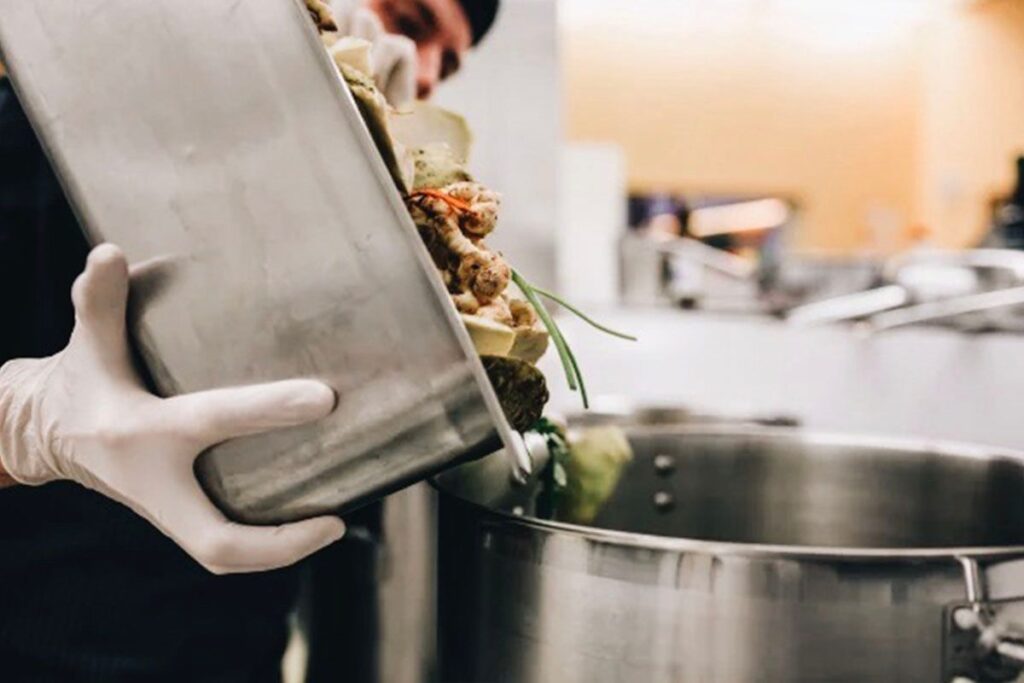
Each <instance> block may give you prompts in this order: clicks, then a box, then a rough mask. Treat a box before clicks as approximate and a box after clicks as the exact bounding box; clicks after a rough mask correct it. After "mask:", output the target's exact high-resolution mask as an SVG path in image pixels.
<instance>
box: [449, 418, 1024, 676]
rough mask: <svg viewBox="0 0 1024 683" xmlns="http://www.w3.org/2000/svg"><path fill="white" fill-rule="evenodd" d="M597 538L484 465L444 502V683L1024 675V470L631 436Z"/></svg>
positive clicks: (979, 453)
mask: <svg viewBox="0 0 1024 683" xmlns="http://www.w3.org/2000/svg"><path fill="white" fill-rule="evenodd" d="M629 436H630V440H631V442H632V445H633V448H634V450H635V453H636V456H635V458H634V459H633V461H632V463H631V464H630V465H629V466H628V467H627V468H626V470H625V472H624V473H623V475H622V480H621V482H620V483H619V485H618V488H617V490H616V492H615V493H614V494H613V496H612V498H611V500H609V501H608V503H607V504H606V506H605V507H604V508H603V509H602V510H601V512H600V513H599V514H598V517H597V518H596V520H595V522H594V523H593V525H592V526H589V527H581V526H575V525H571V524H566V523H563V522H560V521H558V520H550V519H539V518H537V517H535V516H533V515H534V507H533V506H534V497H535V493H536V491H535V490H534V489H531V488H524V487H520V486H516V485H515V484H513V483H512V481H511V479H510V478H509V477H508V473H507V470H506V471H504V472H503V471H502V469H501V467H499V465H501V464H502V463H501V461H500V460H497V462H494V461H492V460H490V459H484V460H482V461H479V462H476V463H470V464H467V465H464V466H462V467H460V468H457V469H455V470H451V471H449V472H446V473H444V474H442V475H441V476H439V477H438V478H437V479H436V485H437V487H438V488H439V490H440V491H441V510H440V520H441V521H440V560H439V578H440V586H439V591H440V592H439V610H440V614H439V639H440V642H439V648H440V657H441V661H440V675H441V679H442V680H458V681H488V682H494V683H497V682H508V683H511V682H526V681H552V680H557V681H563V682H567V683H572V682H573V681H580V682H583V681H586V682H587V683H590V682H606V681H609V682H610V681H614V682H627V681H628V682H633V681H640V680H644V681H661V680H665V681H667V680H672V681H701V682H702V681H712V680H713V681H717V682H718V683H748V682H749V681H764V682H768V683H770V682H772V681H780V682H783V681H785V682H787V683H789V682H799V681H873V682H879V683H884V682H886V681H893V682H897V681H899V682H902V681H933V680H935V681H938V680H942V681H951V680H953V679H954V678H956V677H958V676H961V677H967V678H969V679H970V680H974V681H997V680H998V681H1008V680H1013V679H1014V678H1015V677H1016V676H1017V675H1018V674H1019V673H1020V670H1021V665H1022V658H1021V657H1020V646H1019V644H1020V642H1022V641H1021V635H1022V633H1024V631H1021V630H1020V629H1021V625H1022V624H1024V454H1022V453H1019V452H1009V451H998V450H995V449H990V448H983V447H972V446H964V445H949V444H937V443H925V442H910V441H889V440H880V439H869V438H855V437H831V436H821V435H811V434H803V433H799V432H794V431H791V430H770V429H760V428H737V427H727V428H723V429H716V428H713V427H693V428H688V427H635V428H631V429H629Z"/></svg>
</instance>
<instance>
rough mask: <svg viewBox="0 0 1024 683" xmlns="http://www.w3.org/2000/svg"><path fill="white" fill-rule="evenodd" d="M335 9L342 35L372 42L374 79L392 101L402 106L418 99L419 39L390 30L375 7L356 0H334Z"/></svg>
mask: <svg viewBox="0 0 1024 683" xmlns="http://www.w3.org/2000/svg"><path fill="white" fill-rule="evenodd" d="M331 11H332V12H333V13H334V19H335V23H336V24H337V26H338V33H339V34H340V35H343V36H351V37H353V38H362V39H363V40H365V41H367V42H368V43H370V44H371V45H372V47H371V48H370V66H371V67H372V69H373V80H374V82H375V83H376V84H377V88H378V89H379V90H380V91H381V92H382V93H384V97H386V98H387V100H388V103H389V104H390V105H391V106H392V107H395V108H401V107H403V106H405V105H406V104H409V103H410V102H412V101H413V100H414V99H416V65H417V62H416V43H415V42H413V41H412V40H411V39H409V38H407V37H405V36H403V35H398V34H395V33H388V32H387V31H386V30H385V29H384V24H383V23H381V20H380V17H378V16H377V14H376V13H375V12H374V11H373V10H371V9H369V8H367V7H363V6H361V4H360V3H358V2H353V0H333V1H332V2H331Z"/></svg>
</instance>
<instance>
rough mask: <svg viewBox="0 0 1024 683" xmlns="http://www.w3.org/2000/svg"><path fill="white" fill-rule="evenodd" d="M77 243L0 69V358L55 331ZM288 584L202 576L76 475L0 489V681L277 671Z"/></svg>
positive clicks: (232, 677)
mask: <svg viewBox="0 0 1024 683" xmlns="http://www.w3.org/2000/svg"><path fill="white" fill-rule="evenodd" d="M141 227H143V226H140V228H141ZM86 253H87V245H86V243H85V241H84V239H83V238H82V234H81V232H80V230H79V227H78V225H77V223H76V221H75V219H74V217H73V215H72V214H71V211H70V209H69V208H68V205H67V202H66V201H65V199H64V196H63V193H62V191H61V189H60V187H59V185H58V184H57V181H56V179H55V178H54V176H53V173H52V172H51V170H50V167H49V164H48V163H47V161H46V159H45V157H44V155H43V153H42V151H41V149H40V147H39V145H38V143H37V142H36V139H35V137H34V135H33V133H32V131H31V129H30V128H29V125H28V122H27V121H26V119H25V116H24V114H23V113H22V111H21V108H20V107H19V106H18V103H17V101H16V100H15V98H14V95H13V93H12V91H11V89H10V86H9V84H8V83H7V81H6V79H3V78H2V77H0V363H2V362H4V361H6V360H8V359H10V358H18V357H39V356H46V355H50V354H52V353H54V352H56V351H58V350H60V349H61V348H62V347H63V346H64V345H65V344H66V343H67V340H68V337H69V334H70V332H71V327H72V323H73V311H72V308H71V304H70V290H71V284H72V282H73V280H74V278H75V277H76V276H77V274H78V273H79V272H81V270H82V267H83V264H84V260H85V255H86ZM296 590H297V573H296V570H295V569H294V568H293V569H290V570H284V571H278V572H271V573H265V574H252V575H241V576H226V577H217V576H213V575H212V574H209V573H208V572H206V571H205V570H204V569H202V568H201V567H200V566H199V565H197V564H196V563H195V562H193V561H192V560H191V559H190V558H189V557H188V556H187V555H186V554H185V553H184V552H183V551H181V550H180V549H179V548H178V547H177V546H176V545H175V544H174V543H172V542H171V541H170V540H169V539H167V538H166V537H165V536H163V535H162V534H161V533H160V532H158V531H156V530H155V529H154V528H153V527H151V526H150V525H149V524H148V523H147V522H145V521H144V520H142V519H141V518H139V517H138V516H136V515H135V514H134V513H132V512H131V511H130V510H128V509H127V508H125V507H123V506H121V505H119V504H118V503H115V502H112V501H110V500H108V499H107V498H104V497H103V496H101V495H99V494H96V493H93V492H91V491H88V490H86V489H84V488H82V487H80V486H78V485H76V484H71V483H66V482H61V483H53V484H48V485H45V486H41V487H13V488H8V489H3V490H0V681H3V682H4V683H13V682H15V681H31V682H32V683H40V682H42V683H45V682H48V681H54V682H58V681H59V682H60V683H77V682H79V681H82V682H86V681H88V682H90V683H91V682H94V681H95V682H96V683H100V682H102V683H119V682H121V681H131V682H135V681H176V682H178V681H180V682H186V681H187V682H194V681H196V682H204V681H210V682H214V681H216V682H218V683H220V682H223V683H234V682H239V683H241V682H243V681H244V682H247V683H250V682H260V683H262V682H265V681H266V682H269V681H277V680H279V671H280V660H281V655H282V652H283V649H284V644H285V639H286V617H287V614H288V611H289V610H290V608H291V606H292V604H293V602H294V598H295V595H296Z"/></svg>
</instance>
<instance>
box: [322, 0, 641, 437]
mask: <svg viewBox="0 0 1024 683" xmlns="http://www.w3.org/2000/svg"><path fill="white" fill-rule="evenodd" d="M306 6H307V8H308V9H309V12H310V16H311V17H312V19H313V21H314V23H315V24H316V26H317V29H318V30H319V32H320V37H321V40H322V42H323V44H324V46H325V47H326V48H327V51H328V53H329V54H330V55H331V57H332V58H333V60H334V63H335V64H336V65H337V66H338V69H339V71H340V72H341V75H342V77H343V78H344V79H345V82H346V83H347V84H348V86H349V89H350V90H351V92H352V94H353V96H354V98H355V100H356V104H357V105H358V107H359V110H360V113H361V114H362V116H363V119H364V121H365V122H366V124H367V127H368V128H369V130H370V133H371V135H372V136H373V139H374V142H375V143H376V145H377V147H378V149H379V150H380V153H381V156H382V157H383V159H384V162H385V164H386V165H387V166H388V170H389V171H390V172H391V175H392V177H393V178H394V180H395V183H396V185H398V187H399V189H400V190H401V191H402V193H403V197H404V199H405V203H406V206H407V208H408V209H409V213H410V215H411V216H412V219H413V222H414V223H415V224H416V227H417V229H418V231H419V234H420V236H421V238H422V239H423V242H424V244H425V245H426V247H427V251H428V252H429V254H430V256H431V259H432V260H433V263H434V266H435V267H436V268H437V272H438V274H439V276H440V278H441V280H442V281H443V282H444V284H445V287H446V288H447V290H448V293H449V295H450V296H451V299H452V302H453V303H454V305H455V307H456V308H457V310H458V311H459V313H460V314H461V317H462V320H463V322H464V323H465V325H466V328H467V330H468V332H469V335H470V338H471V339H472V340H473V343H474V345H475V347H476V350H477V352H478V353H479V354H480V356H481V357H482V359H483V361H484V367H485V369H486V370H487V372H488V376H489V377H490V379H491V383H492V384H493V385H494V387H495V390H496V393H497V394H498V397H499V399H500V401H501V404H502V408H503V409H504V412H505V414H506V416H507V417H508V418H509V422H510V423H511V424H512V427H513V428H515V429H517V430H519V431H526V430H528V429H530V428H531V427H533V426H534V425H535V424H537V423H538V420H540V418H541V416H542V414H543V409H544V405H545V404H546V403H547V401H548V398H549V394H548V390H547V385H546V381H545V378H544V375H543V374H542V373H541V372H540V371H539V370H538V369H537V368H536V367H535V365H536V363H537V361H538V360H540V358H541V357H542V356H543V355H544V353H545V352H546V351H547V348H548V345H549V340H550V342H551V343H553V344H554V346H555V347H556V349H557V350H558V354H559V358H560V359H561V361H562V365H563V367H564V369H565V372H566V377H567V380H568V383H569V386H570V388H572V389H573V390H576V389H579V390H580V392H581V395H582V396H583V402H584V405H585V406H586V404H587V396H586V389H585V387H584V385H583V379H582V376H581V374H580V371H579V365H578V363H577V361H576V358H575V356H574V355H573V354H572V351H571V350H570V349H569V347H568V344H566V342H565V339H564V337H563V336H562V334H561V331H560V330H559V329H558V326H557V324H556V323H555V321H554V320H553V319H552V318H551V316H550V315H549V314H548V313H547V311H546V310H545V309H544V306H543V304H542V303H541V301H540V298H541V297H545V298H549V299H551V300H553V301H555V302H557V303H559V304H561V305H563V306H565V307H567V308H568V309H569V310H571V311H573V312H575V313H577V314H579V315H581V317H583V319H584V320H586V321H587V322H589V323H591V324H593V325H595V326H596V327H598V328H599V329H601V330H603V331H605V332H609V333H611V334H615V335H617V336H621V337H625V338H629V339H632V337H629V336H628V335H623V334H621V333H618V332H614V331H612V330H608V329H607V328H604V327H602V326H600V325H597V324H596V323H594V321H592V320H590V319H589V318H587V317H586V316H583V315H582V314H581V313H579V311H577V310H576V309H574V308H572V307H571V306H569V305H568V304H566V303H565V302H563V301H562V300H561V299H559V298H558V297H557V296H556V295H554V294H552V293H550V292H547V291H545V290H542V289H539V288H535V287H533V286H532V285H530V284H529V282H527V281H526V280H525V279H524V278H523V277H522V275H520V274H519V273H517V272H516V271H514V270H513V269H512V268H511V267H510V266H509V264H508V263H506V261H505V259H504V258H503V257H502V255H501V254H500V253H498V252H496V251H494V250H492V249H491V248H490V247H489V246H488V245H487V243H486V241H485V239H486V238H487V237H488V236H489V235H490V234H491V233H492V232H493V231H494V229H495V227H496V225H497V222H498V213H499V209H500V207H501V198H500V196H499V195H498V193H496V192H494V191H493V190H490V189H488V188H487V187H485V186H484V185H482V184H481V183H479V182H477V181H476V180H475V179H474V178H473V177H472V175H471V174H470V173H469V172H468V171H467V170H466V166H467V163H468V158H469V151H470V147H471V146H472V135H471V134H470V132H469V128H468V126H467V125H466V122H465V120H464V119H463V118H462V117H460V116H458V115H457V114H454V113H452V112H449V111H445V110H443V109H441V108H439V107H434V106H431V105H428V104H424V103H417V104H416V105H414V106H412V107H411V108H410V109H409V110H407V111H396V110H394V109H393V108H392V107H391V106H390V105H389V104H388V102H387V100H386V99H385V97H384V95H383V94H382V93H381V92H380V90H379V89H378V88H377V87H376V85H375V83H374V81H373V78H372V76H370V74H371V68H370V48H371V46H370V44H369V43H367V42H366V41H363V40H360V39H357V38H352V37H346V36H341V35H339V33H338V31H337V24H336V23H335V21H334V19H333V17H332V15H331V11H330V8H329V7H328V6H327V5H326V4H325V3H324V2H323V1H322V0H306ZM511 283H515V284H516V286H517V288H518V289H519V291H520V292H521V295H522V296H521V297H520V296H515V295H513V294H512V293H511V292H510V288H509V285H510V284H511Z"/></svg>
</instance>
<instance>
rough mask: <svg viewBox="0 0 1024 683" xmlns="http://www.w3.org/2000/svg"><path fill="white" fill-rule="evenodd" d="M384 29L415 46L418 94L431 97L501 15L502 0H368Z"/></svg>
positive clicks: (457, 68) (456, 69)
mask: <svg viewBox="0 0 1024 683" xmlns="http://www.w3.org/2000/svg"><path fill="white" fill-rule="evenodd" d="M365 1H366V5H367V6H368V7H369V8H370V9H372V10H373V11H374V12H375V13H376V14H377V16H379V17H380V19H381V22H382V23H383V24H384V28H385V30H387V31H388V32H389V33H397V34H400V35H404V36H406V37H408V38H410V39H411V40H412V41H413V42H415V43H416V57H417V72H416V95H417V97H419V98H420V99H425V98H427V97H430V95H431V93H433V92H434V89H435V88H436V87H437V85H438V83H440V82H441V81H443V80H444V79H446V78H448V77H449V76H451V75H452V74H454V73H455V72H456V71H458V70H459V67H460V66H461V65H462V60H463V58H464V57H465V55H466V53H467V52H469V49H470V48H471V47H473V46H474V45H476V44H477V43H479V42H480V40H481V39H482V38H483V37H484V35H485V34H486V33H487V31H488V30H490V28H491V25H492V24H493V23H494V18H495V16H496V15H497V13H498V2H499V0H365Z"/></svg>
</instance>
